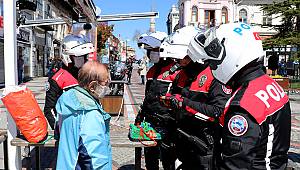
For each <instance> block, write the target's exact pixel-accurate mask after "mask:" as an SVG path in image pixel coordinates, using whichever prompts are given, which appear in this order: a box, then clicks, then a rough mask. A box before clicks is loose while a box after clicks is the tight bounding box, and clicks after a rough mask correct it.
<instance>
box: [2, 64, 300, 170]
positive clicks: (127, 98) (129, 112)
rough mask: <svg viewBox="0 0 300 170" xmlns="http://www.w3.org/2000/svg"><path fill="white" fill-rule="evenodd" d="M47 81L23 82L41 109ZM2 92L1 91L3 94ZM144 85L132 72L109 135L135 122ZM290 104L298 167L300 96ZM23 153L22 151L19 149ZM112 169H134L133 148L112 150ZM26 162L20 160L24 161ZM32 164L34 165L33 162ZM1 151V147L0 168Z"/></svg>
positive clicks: (51, 153) (51, 157)
mask: <svg viewBox="0 0 300 170" xmlns="http://www.w3.org/2000/svg"><path fill="white" fill-rule="evenodd" d="M46 80H47V78H44V77H41V78H34V79H33V80H32V81H30V82H28V83H26V85H27V87H28V88H29V89H31V90H32V91H33V93H34V95H35V97H36V99H37V101H38V104H39V106H40V107H41V108H42V109H43V108H44V104H45V100H44V99H45V89H44V85H45V82H46ZM2 91H3V89H0V94H2ZM144 91H145V86H144V85H141V79H140V77H139V75H138V74H137V71H136V70H135V69H134V70H133V73H132V79H131V84H130V85H126V86H125V94H124V116H121V117H120V119H118V120H117V121H115V120H116V118H117V117H116V116H115V117H113V118H112V120H111V122H112V123H114V124H117V125H119V126H116V125H112V126H111V133H117V134H118V133H120V132H122V133H124V132H125V133H126V132H127V131H128V129H127V127H128V125H129V123H133V122H134V118H135V115H136V114H137V113H138V110H139V106H140V105H141V104H142V101H143V99H144ZM289 97H290V103H291V109H292V137H291V148H290V154H289V158H290V160H289V166H290V167H297V168H298V167H299V169H300V166H299V163H300V154H299V153H300V94H290V95H289ZM6 122H7V120H6V109H5V108H4V106H3V104H2V102H1V100H0V128H2V129H6V128H7V126H6ZM22 150H23V149H22ZM41 153H42V155H43V156H44V155H47V160H45V159H44V161H43V162H42V167H44V168H46V167H47V168H49V169H52V168H51V167H54V166H55V162H56V161H55V156H56V154H55V150H54V149H49V148H46V149H44V150H42V151H41ZM112 154H113V155H112V156H113V169H114V170H117V169H120V170H132V169H134V148H114V147H113V148H112ZM25 161H26V160H25V159H23V162H25ZM32 163H33V162H32ZM144 165H145V163H144V159H143V160H142V167H143V168H144V167H145V166H144ZM3 167H4V166H3V150H2V144H1V145H0V169H3Z"/></svg>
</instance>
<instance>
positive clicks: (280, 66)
mask: <svg viewBox="0 0 300 170" xmlns="http://www.w3.org/2000/svg"><path fill="white" fill-rule="evenodd" d="M286 68H287V65H286V62H285V61H284V59H281V61H280V62H279V63H278V75H281V76H283V77H286V76H287V69H286Z"/></svg>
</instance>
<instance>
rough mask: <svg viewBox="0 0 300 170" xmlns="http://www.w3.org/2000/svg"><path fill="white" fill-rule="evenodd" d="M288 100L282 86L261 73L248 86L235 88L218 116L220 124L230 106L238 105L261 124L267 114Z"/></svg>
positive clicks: (271, 113)
mask: <svg viewBox="0 0 300 170" xmlns="http://www.w3.org/2000/svg"><path fill="white" fill-rule="evenodd" d="M241 93H243V94H241ZM235 96H240V97H235ZM288 101H289V98H288V96H287V95H286V93H285V92H284V90H283V89H282V87H281V86H280V85H279V84H278V83H277V82H276V81H274V80H273V79H272V78H270V77H269V76H267V75H263V76H261V77H258V78H256V79H254V80H252V81H250V82H249V84H248V87H240V88H239V89H237V91H236V92H235V93H234V94H233V96H232V97H231V98H230V99H229V100H228V102H227V103H226V106H225V110H224V113H223V114H222V116H221V117H220V124H221V125H222V126H223V125H224V118H225V115H226V112H227V111H228V109H229V108H230V106H239V107H241V108H243V109H245V110H246V111H247V112H248V113H249V114H251V116H253V117H254V118H255V120H256V122H257V123H258V124H259V125H261V124H262V123H263V122H264V121H265V120H266V119H267V118H268V116H271V115H273V114H274V113H276V112H277V111H278V110H280V109H281V108H282V107H283V106H284V105H285V104H286V103H287V102H288Z"/></svg>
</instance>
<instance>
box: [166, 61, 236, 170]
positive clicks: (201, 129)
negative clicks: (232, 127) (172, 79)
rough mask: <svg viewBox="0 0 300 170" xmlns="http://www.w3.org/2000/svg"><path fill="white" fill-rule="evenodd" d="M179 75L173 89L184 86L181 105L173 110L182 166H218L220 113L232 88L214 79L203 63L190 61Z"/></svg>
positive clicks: (188, 169) (178, 151) (207, 167)
mask: <svg viewBox="0 0 300 170" xmlns="http://www.w3.org/2000/svg"><path fill="white" fill-rule="evenodd" d="M178 76H180V77H179V79H178V82H177V83H176V84H174V88H173V89H174V90H175V91H173V92H172V93H173V94H175V93H176V91H180V88H182V87H183V89H182V93H181V95H182V97H183V102H182V107H181V108H180V109H179V110H174V112H175V113H176V125H177V131H176V132H177V133H176V134H177V139H176V151H177V157H178V159H179V160H180V161H182V165H181V166H182V169H186V170H193V169H197V170H199V169H215V168H216V166H217V163H216V161H217V158H218V157H219V155H220V151H219V150H218V149H217V148H218V146H219V142H220V134H219V132H220V126H219V124H218V117H219V116H220V115H221V113H222V112H223V110H224V107H225V103H226V101H227V100H228V99H229V97H230V95H231V90H230V89H228V88H226V87H225V86H224V85H222V84H221V83H220V82H219V81H217V80H216V79H214V77H213V76H212V73H211V69H210V67H209V66H207V65H204V64H199V63H190V64H189V65H188V66H187V67H186V68H185V69H183V70H181V72H180V73H179V74H178ZM176 88H177V90H176ZM178 88H179V89H178Z"/></svg>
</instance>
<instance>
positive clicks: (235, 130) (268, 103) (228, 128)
mask: <svg viewBox="0 0 300 170" xmlns="http://www.w3.org/2000/svg"><path fill="white" fill-rule="evenodd" d="M238 77H239V78H235V80H236V82H235V84H236V85H235V87H234V88H235V89H237V90H236V91H235V92H234V95H233V97H232V98H231V99H230V100H229V103H228V104H227V106H226V108H225V112H224V114H222V116H221V119H220V122H221V123H222V125H223V132H222V134H223V136H222V137H223V139H222V150H223V154H222V161H223V164H222V167H221V168H222V169H240V170H242V169H245V170H246V169H266V170H268V169H285V167H286V164H287V161H288V157H287V152H288V150H289V146H290V132H291V110H290V104H289V100H288V96H287V95H286V93H285V92H284V91H283V89H282V88H281V87H280V86H279V85H278V84H277V83H276V82H275V81H274V80H273V79H271V78H270V77H268V76H267V75H265V73H264V72H263V70H262V69H261V68H260V67H256V69H252V70H251V71H249V70H247V69H246V71H244V73H243V74H240V75H239V76H238Z"/></svg>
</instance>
